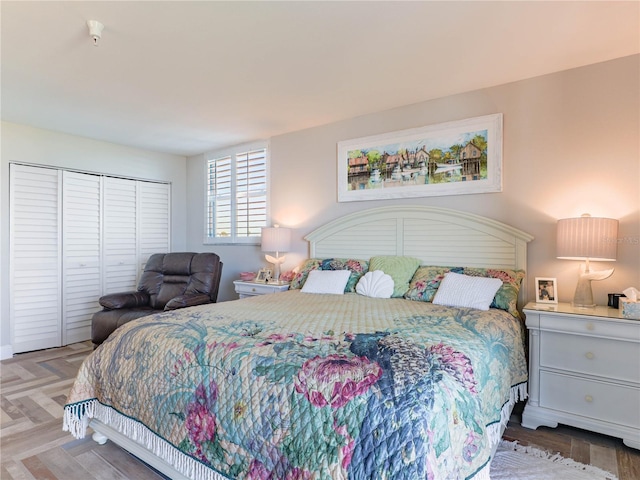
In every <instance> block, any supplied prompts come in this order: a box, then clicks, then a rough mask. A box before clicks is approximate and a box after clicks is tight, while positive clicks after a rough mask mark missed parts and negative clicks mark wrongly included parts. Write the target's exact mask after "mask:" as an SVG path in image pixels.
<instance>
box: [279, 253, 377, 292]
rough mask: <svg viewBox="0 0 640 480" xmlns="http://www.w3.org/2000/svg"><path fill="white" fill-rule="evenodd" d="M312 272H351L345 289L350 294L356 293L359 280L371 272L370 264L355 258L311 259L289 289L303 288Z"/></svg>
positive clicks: (303, 266)
mask: <svg viewBox="0 0 640 480" xmlns="http://www.w3.org/2000/svg"><path fill="white" fill-rule="evenodd" d="M312 270H350V271H351V275H350V276H349V281H348V282H347V286H346V287H344V292H345V293H350V292H355V291H356V284H357V283H358V280H360V277H362V276H363V275H364V274H365V273H367V272H368V271H369V262H368V261H367V260H358V259H353V258H325V259H321V258H310V259H308V260H305V261H304V263H303V264H302V265H301V266H300V271H299V272H298V273H297V274H296V276H295V277H293V280H291V285H290V286H289V288H290V289H291V290H295V289H298V288H302V286H303V285H304V282H306V281H307V277H308V276H309V272H311V271H312Z"/></svg>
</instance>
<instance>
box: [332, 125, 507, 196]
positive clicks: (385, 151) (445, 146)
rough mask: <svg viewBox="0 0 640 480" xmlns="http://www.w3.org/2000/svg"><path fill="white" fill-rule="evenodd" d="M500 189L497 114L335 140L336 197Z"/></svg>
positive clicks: (440, 193)
mask: <svg viewBox="0 0 640 480" xmlns="http://www.w3.org/2000/svg"><path fill="white" fill-rule="evenodd" d="M500 191H502V114H501V113H496V114H492V115H485V116H481V117H474V118H468V119H465V120H458V121H453V122H447V123H440V124H436V125H429V126H425V127H420V128H414V129H410V130H402V131H397V132H391V133H385V134H382V135H375V136H371V137H363V138H356V139H353V140H345V141H342V142H339V143H338V201H339V202H352V201H360V200H376V199H389V198H407V197H427V196H439V195H461V194H474V193H488V192H500Z"/></svg>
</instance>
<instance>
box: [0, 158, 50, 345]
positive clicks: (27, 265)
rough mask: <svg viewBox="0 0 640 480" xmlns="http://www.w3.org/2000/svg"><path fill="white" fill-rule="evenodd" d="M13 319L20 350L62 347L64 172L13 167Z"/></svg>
mask: <svg viewBox="0 0 640 480" xmlns="http://www.w3.org/2000/svg"><path fill="white" fill-rule="evenodd" d="M9 175H10V185H11V188H10V200H9V203H10V213H9V216H10V250H11V255H10V258H11V260H10V290H11V295H10V298H11V300H10V302H9V310H10V313H9V315H10V319H11V337H12V347H13V352H14V353H20V352H26V351H29V350H37V349H41V348H50V347H58V346H60V345H61V339H62V327H61V324H60V291H61V281H60V269H61V266H60V259H61V237H60V232H59V228H58V222H59V219H60V206H61V202H60V195H61V188H62V187H61V185H62V175H61V174H60V172H58V170H53V169H48V168H37V167H29V166H24V165H15V164H11V165H10V174H9Z"/></svg>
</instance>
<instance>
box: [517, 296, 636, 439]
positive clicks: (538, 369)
mask: <svg viewBox="0 0 640 480" xmlns="http://www.w3.org/2000/svg"><path fill="white" fill-rule="evenodd" d="M524 313H525V315H526V317H527V319H526V324H527V328H528V329H529V399H528V401H527V404H526V406H525V408H524V412H523V414H522V426H523V427H526V428H533V429H535V428H538V427H539V426H540V425H545V426H549V427H556V426H557V425H558V423H562V424H565V425H571V426H574V427H578V428H583V429H586V430H591V431H594V432H600V433H604V434H606V435H611V436H614V437H619V438H622V439H623V441H624V443H625V444H626V445H628V446H630V447H633V448H637V449H640V321H639V320H628V319H623V318H621V313H620V311H619V310H617V309H613V308H609V307H595V308H573V307H572V306H571V305H570V304H566V303H560V304H557V305H550V304H536V303H529V304H528V305H527V306H526V307H525V308H524Z"/></svg>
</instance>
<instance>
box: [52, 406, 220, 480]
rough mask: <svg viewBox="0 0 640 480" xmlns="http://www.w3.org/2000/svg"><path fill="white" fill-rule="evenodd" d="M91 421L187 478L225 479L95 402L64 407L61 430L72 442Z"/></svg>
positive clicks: (147, 430)
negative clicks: (155, 457)
mask: <svg viewBox="0 0 640 480" xmlns="http://www.w3.org/2000/svg"><path fill="white" fill-rule="evenodd" d="M92 418H95V419H96V420H100V421H101V422H102V423H104V424H106V425H108V426H110V427H112V428H113V429H114V430H117V431H118V432H120V433H122V434H123V435H124V436H126V437H128V438H129V439H131V440H133V441H135V442H136V443H138V444H140V445H142V446H143V447H145V448H146V449H147V450H149V451H151V452H152V453H153V454H154V455H156V456H157V457H160V458H161V459H163V460H164V461H165V462H167V463H168V464H170V465H171V466H172V467H173V468H174V469H175V470H176V471H178V472H180V473H181V474H182V475H184V476H186V477H188V478H193V479H198V480H227V478H226V477H223V476H222V475H221V474H219V473H217V472H216V471H215V470H213V469H211V468H209V467H207V466H206V465H204V464H203V463H201V462H199V461H197V460H195V459H193V458H191V457H189V456H188V455H186V454H184V453H183V452H181V451H180V450H178V449H177V448H176V447H174V446H173V445H172V444H171V443H169V442H167V441H166V440H165V439H164V438H162V437H160V436H159V435H157V434H156V433H154V432H152V431H151V430H149V429H148V428H147V427H146V426H145V425H143V424H142V423H140V422H138V421H136V420H133V419H132V418H129V417H127V416H126V415H123V414H121V413H119V412H118V411H116V410H114V409H113V408H111V407H108V406H106V405H102V404H101V403H100V402H98V400H97V399H95V398H94V399H91V400H86V401H84V402H79V403H75V404H73V405H66V406H65V409H64V421H63V425H62V430H64V431H68V432H70V433H71V435H73V436H74V437H75V438H84V437H85V434H86V430H87V427H88V426H89V422H90V420H91V419H92Z"/></svg>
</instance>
